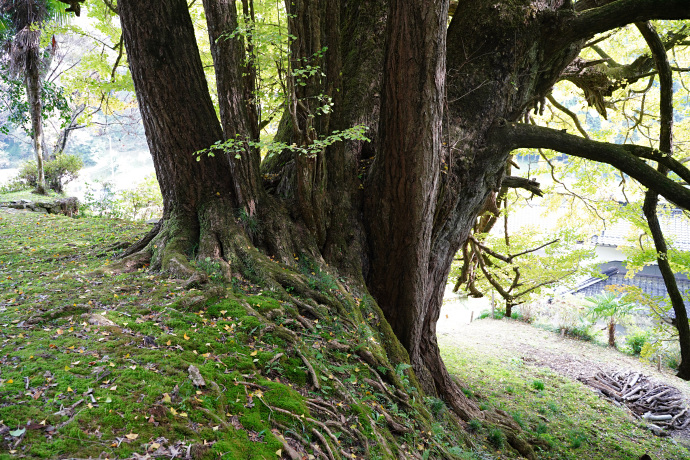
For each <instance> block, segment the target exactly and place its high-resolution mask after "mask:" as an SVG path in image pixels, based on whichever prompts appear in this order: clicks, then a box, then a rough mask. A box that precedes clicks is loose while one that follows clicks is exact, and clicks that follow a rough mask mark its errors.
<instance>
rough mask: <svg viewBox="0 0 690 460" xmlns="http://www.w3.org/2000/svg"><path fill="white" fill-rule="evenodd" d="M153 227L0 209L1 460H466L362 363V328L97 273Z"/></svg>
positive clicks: (284, 304)
mask: <svg viewBox="0 0 690 460" xmlns="http://www.w3.org/2000/svg"><path fill="white" fill-rule="evenodd" d="M147 230H148V228H147V227H146V226H144V225H141V224H135V223H130V222H126V221H119V220H106V219H87V218H68V217H63V216H55V215H42V214H37V213H31V212H24V211H8V210H4V209H3V210H0V277H1V279H0V458H2V459H5V458H110V459H113V458H144V457H146V456H147V455H149V456H150V457H152V458H153V457H161V458H162V457H167V458H209V459H210V458H225V459H275V458H399V457H408V458H443V457H444V456H447V455H453V456H454V457H456V458H462V455H470V457H467V458H473V457H472V456H471V455H473V454H472V453H471V452H470V451H466V450H465V449H467V447H466V445H465V443H464V442H462V441H461V439H462V438H458V437H457V433H452V432H451V431H449V430H447V429H446V428H445V426H446V422H447V421H448V420H449V419H448V418H447V417H446V421H444V418H443V417H441V418H439V419H438V420H436V419H431V418H430V417H431V416H430V415H429V413H428V411H427V410H426V408H425V406H424V405H423V404H421V403H422V402H423V401H421V398H418V399H420V401H416V400H415V398H414V395H413V396H412V397H411V398H410V397H409V396H408V395H402V396H401V395H400V394H399V393H400V392H399V391H398V392H396V391H395V387H394V385H391V384H390V383H389V382H388V380H390V379H387V378H386V376H387V375H389V374H390V373H391V372H397V374H395V375H398V377H399V378H398V379H394V380H397V381H398V383H401V382H402V384H405V383H406V382H407V381H408V380H407V379H406V378H405V373H406V370H407V369H406V368H405V367H404V366H398V367H394V366H392V365H391V364H390V363H387V364H386V363H380V364H386V365H387V366H388V367H389V368H388V369H386V368H385V367H384V366H379V367H380V368H379V369H375V368H374V367H373V366H372V365H371V359H369V363H368V362H367V359H366V358H367V357H369V358H371V357H372V356H374V355H380V352H378V353H377V352H376V351H375V349H376V346H377V341H380V337H378V336H376V334H375V333H374V332H372V330H371V329H369V328H367V327H364V326H358V325H354V324H352V323H351V322H345V323H344V322H343V321H341V319H340V318H339V317H338V316H335V315H332V313H331V312H329V311H328V309H326V308H325V307H323V306H322V305H316V304H315V305H314V306H313V308H314V311H315V312H316V311H320V312H321V313H320V314H319V315H318V316H319V318H314V317H308V316H302V315H300V314H299V313H298V312H297V308H296V305H295V304H291V303H290V302H289V301H286V300H285V299H281V300H279V299H276V298H275V297H277V296H276V295H274V293H272V292H270V291H264V290H262V287H261V286H258V285H255V284H251V283H249V282H248V281H246V280H244V279H242V278H238V279H235V282H233V285H232V286H227V287H226V286H222V285H219V284H213V283H211V285H210V287H208V288H207V289H206V290H205V291H199V290H196V289H184V288H183V281H182V280H172V279H169V278H166V277H164V276H160V275H159V274H156V273H151V272H149V271H147V270H146V269H142V270H139V271H135V272H132V273H125V274H117V275H112V274H108V271H107V270H105V271H104V270H102V268H103V267H107V266H108V264H109V263H111V261H112V260H113V259H114V258H115V256H116V255H117V251H116V250H115V249H114V248H119V247H122V246H123V244H122V243H126V242H134V241H136V240H137V239H138V238H139V237H140V236H141V235H142V234H143V233H145V232H146V231H147ZM305 267H306V266H305ZM305 267H301V268H300V267H299V266H298V267H297V270H296V273H299V270H300V269H301V270H302V271H305V270H306V269H307V268H309V273H308V275H310V276H312V277H314V279H313V280H312V281H313V285H314V286H315V287H316V288H319V289H323V290H324V292H326V291H332V290H333V289H334V288H335V284H334V283H333V280H331V279H329V278H328V277H327V276H326V275H325V274H322V273H320V272H318V271H317V270H315V269H312V268H311V267H306V268H305ZM200 269H204V270H207V271H208V272H209V274H210V275H211V277H210V278H211V279H212V280H213V279H214V276H213V269H214V267H213V264H207V266H204V264H203V263H201V264H200ZM312 272H313V273H312ZM218 278H220V277H218ZM329 295H330V293H329ZM295 302H297V300H295ZM353 302H354V303H353V305H352V308H360V309H362V312H361V314H362V315H369V316H371V315H373V314H374V313H372V312H371V311H366V309H367V302H366V301H362V300H361V299H353ZM358 305H359V306H358ZM268 318H270V321H267V319H268ZM363 350H367V351H368V350H370V351H371V353H366V352H363ZM362 357H364V358H362ZM307 363H309V364H307ZM199 376H200V377H201V379H199V378H198V377H199ZM391 427H397V428H398V430H397V431H395V430H393V429H391ZM401 427H402V428H401ZM432 427H434V429H435V430H436V431H437V432H435V433H434V432H432V431H431V428H432ZM468 442H469V441H468Z"/></svg>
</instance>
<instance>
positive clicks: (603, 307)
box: [585, 291, 638, 347]
mask: <svg viewBox="0 0 690 460" xmlns="http://www.w3.org/2000/svg"><path fill="white" fill-rule="evenodd" d="M585 300H586V301H587V302H590V303H591V306H590V307H589V310H588V312H587V315H588V316H589V317H590V318H591V319H592V320H594V321H596V320H598V319H605V320H607V321H608V335H609V346H611V347H613V346H615V344H616V337H615V334H616V324H618V323H620V322H621V321H623V320H626V319H628V318H629V317H630V316H631V315H632V314H633V313H634V312H635V311H636V310H637V309H638V307H637V305H636V304H634V303H633V302H628V301H627V300H625V299H624V298H623V297H621V296H620V295H619V294H618V293H616V292H613V291H606V292H604V293H602V294H599V295H595V296H590V297H585Z"/></svg>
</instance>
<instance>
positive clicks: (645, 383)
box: [580, 372, 690, 431]
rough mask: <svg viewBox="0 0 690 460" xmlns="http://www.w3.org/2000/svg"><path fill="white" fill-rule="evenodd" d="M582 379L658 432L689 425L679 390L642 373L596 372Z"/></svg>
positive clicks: (688, 413) (686, 411)
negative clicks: (655, 381) (650, 378)
mask: <svg viewBox="0 0 690 460" xmlns="http://www.w3.org/2000/svg"><path fill="white" fill-rule="evenodd" d="M580 380H582V381H583V382H584V383H585V384H587V385H589V386H590V387H592V388H594V389H596V390H598V391H599V392H600V393H601V394H603V395H604V396H606V397H607V398H609V399H612V400H613V401H614V402H615V403H616V404H618V405H625V406H627V407H628V408H629V409H630V410H631V411H632V413H633V414H634V415H635V416H637V417H638V418H641V419H644V420H646V421H647V422H649V423H650V424H652V427H656V428H659V431H661V430H662V429H665V430H683V429H685V428H687V427H688V426H690V411H689V410H688V406H687V404H686V402H685V398H683V395H682V394H681V393H680V391H678V390H677V389H675V388H673V387H670V386H668V385H663V384H659V383H654V382H652V381H650V380H649V379H648V378H647V377H646V376H644V375H643V374H640V373H639V372H628V373H623V372H617V373H614V374H607V373H605V372H597V374H596V375H594V377H589V378H582V379H580ZM654 431H656V430H654Z"/></svg>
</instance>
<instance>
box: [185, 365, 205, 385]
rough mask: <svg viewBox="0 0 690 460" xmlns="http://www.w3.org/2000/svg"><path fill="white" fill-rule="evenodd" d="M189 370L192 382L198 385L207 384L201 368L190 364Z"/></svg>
mask: <svg viewBox="0 0 690 460" xmlns="http://www.w3.org/2000/svg"><path fill="white" fill-rule="evenodd" d="M187 371H188V372H189V378H190V379H192V383H193V384H194V385H196V386H198V387H204V386H206V382H205V381H204V378H203V377H202V376H201V372H199V369H198V368H197V367H196V366H193V365H190V366H189V368H188V369H187Z"/></svg>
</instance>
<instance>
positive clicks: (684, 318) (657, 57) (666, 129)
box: [637, 22, 690, 380]
mask: <svg viewBox="0 0 690 460" xmlns="http://www.w3.org/2000/svg"><path fill="white" fill-rule="evenodd" d="M637 28H638V29H639V31H640V33H641V34H642V36H643V37H644V38H645V40H646V41H647V44H648V45H649V48H650V49H651V50H652V56H653V57H654V63H655V66H656V68H657V71H658V72H659V81H660V83H661V84H660V86H661V90H660V92H661V103H660V106H661V107H660V112H661V127H660V130H659V131H660V133H659V149H660V150H661V151H662V152H673V75H672V73H671V66H670V64H669V62H668V58H667V57H666V50H665V48H664V45H663V43H662V42H661V39H660V38H659V35H658V34H657V32H656V30H655V29H654V27H653V26H652V25H651V24H650V23H649V22H647V23H638V24H637ZM657 170H658V171H659V172H660V173H662V174H664V175H666V174H668V168H666V167H665V166H663V165H659V166H658V167H657ZM658 202H659V198H658V194H657V193H656V192H654V191H653V190H647V192H646V193H645V199H644V205H643V207H642V209H643V212H644V215H645V218H646V219H647V223H648V224H649V230H650V232H651V234H652V239H653V241H654V247H655V249H656V251H657V264H658V265H659V271H661V276H662V277H663V279H664V284H665V285H666V291H667V292H668V296H669V298H670V299H671V305H672V306H673V311H674V313H675V315H676V329H677V330H678V342H679V344H680V356H681V362H680V365H679V366H678V373H677V376H678V377H680V378H682V379H684V380H690V323H688V313H687V310H686V308H685V301H684V300H683V296H682V295H681V293H680V290H679V289H678V283H676V276H675V274H674V273H673V270H672V269H671V264H670V263H669V260H668V247H667V245H666V240H665V238H664V235H663V233H662V231H661V225H660V224H659V218H658V217H657V206H658Z"/></svg>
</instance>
